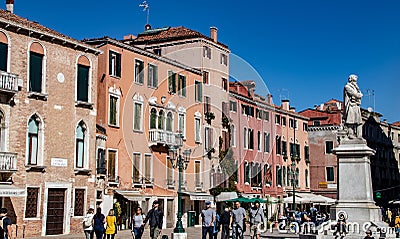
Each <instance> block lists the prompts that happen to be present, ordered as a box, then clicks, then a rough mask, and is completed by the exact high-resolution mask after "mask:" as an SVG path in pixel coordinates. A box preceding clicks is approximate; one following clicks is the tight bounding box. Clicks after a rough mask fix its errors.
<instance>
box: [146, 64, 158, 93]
mask: <svg viewBox="0 0 400 239" xmlns="http://www.w3.org/2000/svg"><path fill="white" fill-rule="evenodd" d="M147 71H148V76H147V86H148V87H150V88H157V87H158V67H157V66H155V65H152V64H150V63H149V64H148V66H147Z"/></svg>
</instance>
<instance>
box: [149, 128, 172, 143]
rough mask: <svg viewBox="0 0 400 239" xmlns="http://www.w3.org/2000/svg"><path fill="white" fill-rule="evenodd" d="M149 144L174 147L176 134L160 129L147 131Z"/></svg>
mask: <svg viewBox="0 0 400 239" xmlns="http://www.w3.org/2000/svg"><path fill="white" fill-rule="evenodd" d="M149 144H150V146H152V145H157V144H162V145H176V144H177V142H176V134H175V133H174V132H171V131H166V130H161V129H150V131H149Z"/></svg>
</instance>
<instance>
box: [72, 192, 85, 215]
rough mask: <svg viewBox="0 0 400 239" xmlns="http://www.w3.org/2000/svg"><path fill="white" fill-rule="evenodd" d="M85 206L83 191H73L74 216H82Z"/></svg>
mask: <svg viewBox="0 0 400 239" xmlns="http://www.w3.org/2000/svg"><path fill="white" fill-rule="evenodd" d="M84 206H85V189H75V205H74V216H83V214H84Z"/></svg>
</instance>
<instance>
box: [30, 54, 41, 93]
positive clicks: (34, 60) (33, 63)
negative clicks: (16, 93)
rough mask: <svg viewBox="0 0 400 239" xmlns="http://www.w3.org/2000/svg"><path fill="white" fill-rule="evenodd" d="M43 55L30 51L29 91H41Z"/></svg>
mask: <svg viewBox="0 0 400 239" xmlns="http://www.w3.org/2000/svg"><path fill="white" fill-rule="evenodd" d="M42 67H43V55H41V54H38V53H35V52H30V58H29V91H32V92H38V93H41V92H42Z"/></svg>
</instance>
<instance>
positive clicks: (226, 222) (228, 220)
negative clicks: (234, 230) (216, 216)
mask: <svg viewBox="0 0 400 239" xmlns="http://www.w3.org/2000/svg"><path fill="white" fill-rule="evenodd" d="M220 222H221V225H222V232H221V239H229V229H230V226H231V224H232V214H231V212H230V211H229V208H227V207H226V208H225V210H224V212H223V213H222V214H221V217H220Z"/></svg>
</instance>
